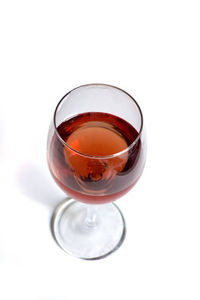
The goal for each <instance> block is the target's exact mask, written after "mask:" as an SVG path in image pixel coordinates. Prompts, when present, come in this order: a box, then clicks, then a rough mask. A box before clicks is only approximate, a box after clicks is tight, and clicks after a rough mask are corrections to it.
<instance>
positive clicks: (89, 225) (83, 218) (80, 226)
mask: <svg viewBox="0 0 200 300" xmlns="http://www.w3.org/2000/svg"><path fill="white" fill-rule="evenodd" d="M51 229H52V233H53V236H54V238H55V240H56V242H57V243H58V245H59V246H60V247H61V248H62V249H63V250H64V251H65V252H67V253H69V254H71V255H73V256H76V257H78V258H82V259H87V260H94V259H100V258H103V257H105V256H107V255H109V254H111V253H113V252H114V251H115V250H117V249H118V248H119V247H120V245H121V244H122V242H123V240H124V238H125V234H126V226H125V221H124V218H123V215H122V213H121V211H120V210H119V208H118V207H117V206H116V205H115V204H113V203H107V204H100V205H94V204H85V203H82V202H78V201H75V200H73V199H69V198H68V199H66V200H65V201H64V202H62V203H61V204H59V205H58V206H57V208H56V209H55V211H54V214H53V216H52V220H51Z"/></svg>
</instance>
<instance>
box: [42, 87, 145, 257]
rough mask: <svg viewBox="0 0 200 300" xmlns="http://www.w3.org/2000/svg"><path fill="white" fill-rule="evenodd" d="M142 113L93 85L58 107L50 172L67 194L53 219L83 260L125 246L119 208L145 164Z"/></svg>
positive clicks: (59, 235) (63, 240) (66, 245)
mask: <svg viewBox="0 0 200 300" xmlns="http://www.w3.org/2000/svg"><path fill="white" fill-rule="evenodd" d="M145 153H146V147H145V139H144V134H143V116H142V111H141V109H140V107H139V105H138V104H137V102H136V101H135V100H134V98H133V97H132V96H131V95H129V94H128V93H127V92H125V91H123V90H122V89H120V88H117V87H114V86H111V85H107V84H87V85H83V86H80V87H77V88H75V89H73V90H71V91H70V92H68V93H67V94H66V95H65V96H64V97H63V98H62V99H61V100H60V102H59V103H58V105H57V106H56V109H55V112H54V117H53V120H52V122H51V125H50V129H49V134H48V143H47V160H48V166H49V170H50V172H51V174H52V176H53V178H54V180H55V182H56V183H57V184H58V186H59V187H60V188H61V189H62V190H63V191H64V192H65V193H66V195H67V198H66V199H65V200H64V201H62V202H61V203H60V204H59V205H58V206H57V208H56V209H55V211H54V214H53V216H52V231H53V235H54V238H55V240H56V241H57V243H58V244H59V246H60V247H61V248H62V249H63V250H64V251H66V252H67V253H69V254H71V255H74V256H76V257H79V258H82V259H88V260H92V259H98V258H103V257H105V256H107V255H109V254H111V253H112V252H114V251H115V250H117V249H118V248H119V246H120V245H121V244H122V242H123V240H124V237H125V234H126V226H125V221H124V217H123V215H122V213H121V211H120V210H119V208H118V207H117V206H116V204H114V203H113V201H115V200H116V199H118V198H120V197H121V196H123V195H124V194H126V193H127V192H128V191H129V190H130V189H132V187H133V186H134V185H135V184H136V182H137V181H138V179H139V177H140V176H141V173H142V171H143V168H144V164H145Z"/></svg>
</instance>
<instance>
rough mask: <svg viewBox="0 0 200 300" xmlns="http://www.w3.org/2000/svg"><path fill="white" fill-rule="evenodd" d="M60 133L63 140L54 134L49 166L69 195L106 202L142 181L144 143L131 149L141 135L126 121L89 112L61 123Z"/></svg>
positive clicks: (58, 130) (106, 114)
mask: <svg viewBox="0 0 200 300" xmlns="http://www.w3.org/2000/svg"><path fill="white" fill-rule="evenodd" d="M57 133H58V135H59V137H60V138H59V137H58V135H57V134H56V133H55V134H54V135H53V138H52V142H51V145H50V149H49V158H48V161H49V167H50V170H51V172H52V175H53V176H54V178H55V180H56V182H57V183H58V184H59V185H60V187H61V188H62V189H63V190H64V191H65V192H66V193H67V194H68V195H69V196H71V197H74V198H75V199H78V200H81V201H83V202H87V203H105V202H108V201H112V200H115V199H116V198H118V197H120V196H121V195H122V194H124V193H125V192H127V191H128V190H129V189H130V188H131V187H132V186H133V184H134V183H135V182H136V181H137V179H138V178H139V176H140V174H141V172H142V146H141V140H140V139H139V140H138V142H137V143H136V144H135V145H134V146H130V145H131V144H132V143H133V142H134V141H135V139H136V138H137V137H138V132H137V131H136V129H135V128H134V127H133V126H132V125H130V124H129V123H128V122H126V121H125V120H123V119H121V118H119V117H117V116H114V115H111V114H108V113H100V112H88V113H83V114H79V115H77V116H75V117H73V118H71V119H69V120H66V121H64V122H63V123H61V124H60V125H59V126H58V128H57ZM61 139H62V140H61ZM129 146H130V148H129V149H128V150H127V148H128V147H129Z"/></svg>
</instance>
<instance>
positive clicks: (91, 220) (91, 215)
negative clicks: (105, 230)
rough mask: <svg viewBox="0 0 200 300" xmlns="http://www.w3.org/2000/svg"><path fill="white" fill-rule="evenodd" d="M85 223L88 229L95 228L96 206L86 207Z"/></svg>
mask: <svg viewBox="0 0 200 300" xmlns="http://www.w3.org/2000/svg"><path fill="white" fill-rule="evenodd" d="M85 223H86V226H87V227H89V228H96V227H97V205H87V207H86V218H85Z"/></svg>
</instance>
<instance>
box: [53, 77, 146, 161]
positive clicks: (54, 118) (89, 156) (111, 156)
mask: <svg viewBox="0 0 200 300" xmlns="http://www.w3.org/2000/svg"><path fill="white" fill-rule="evenodd" d="M89 86H106V87H108V88H114V89H117V90H119V91H120V92H122V93H125V94H126V95H127V96H129V97H130V98H131V100H132V101H133V102H134V103H135V105H136V106H137V108H138V111H139V114H140V118H141V125H140V130H139V131H138V135H137V137H136V138H135V139H134V141H133V142H132V143H131V144H130V145H129V146H128V147H127V148H126V149H124V150H122V151H120V152H116V153H114V154H110V155H103V156H97V155H88V154H84V153H81V152H79V151H77V150H75V149H73V148H72V147H70V146H69V145H68V144H67V143H66V142H65V141H64V140H63V139H62V137H61V136H60V134H59V132H58V130H57V127H56V114H57V111H58V108H59V106H60V104H61V103H62V102H63V101H64V100H65V98H66V97H67V96H68V95H69V94H71V93H72V92H73V91H75V90H77V89H79V88H82V87H89ZM77 115H78V114H77ZM77 115H74V116H73V117H75V116H77ZM143 123H144V122H143V114H142V110H141V108H140V106H139V104H138V103H137V101H136V100H135V99H134V98H133V97H132V96H131V95H130V94H129V93H127V92H126V91H124V90H123V89H121V88H118V87H116V86H114V85H110V84H105V83H88V84H83V85H80V86H78V87H76V88H74V89H72V90H70V91H69V92H68V93H66V94H65V95H64V96H63V97H62V98H61V100H60V101H59V102H58V104H57V105H56V108H55V111H54V115H53V125H54V130H55V133H56V135H57V137H58V138H59V140H60V141H61V143H62V144H64V145H65V146H66V147H67V148H69V149H70V150H71V151H73V152H75V153H77V154H78V155H81V156H83V157H86V158H92V159H109V158H114V157H117V156H119V155H122V154H124V153H126V152H127V151H129V150H130V149H131V148H132V147H133V146H134V145H135V144H136V143H137V142H138V140H139V138H140V137H141V134H142V130H143Z"/></svg>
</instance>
